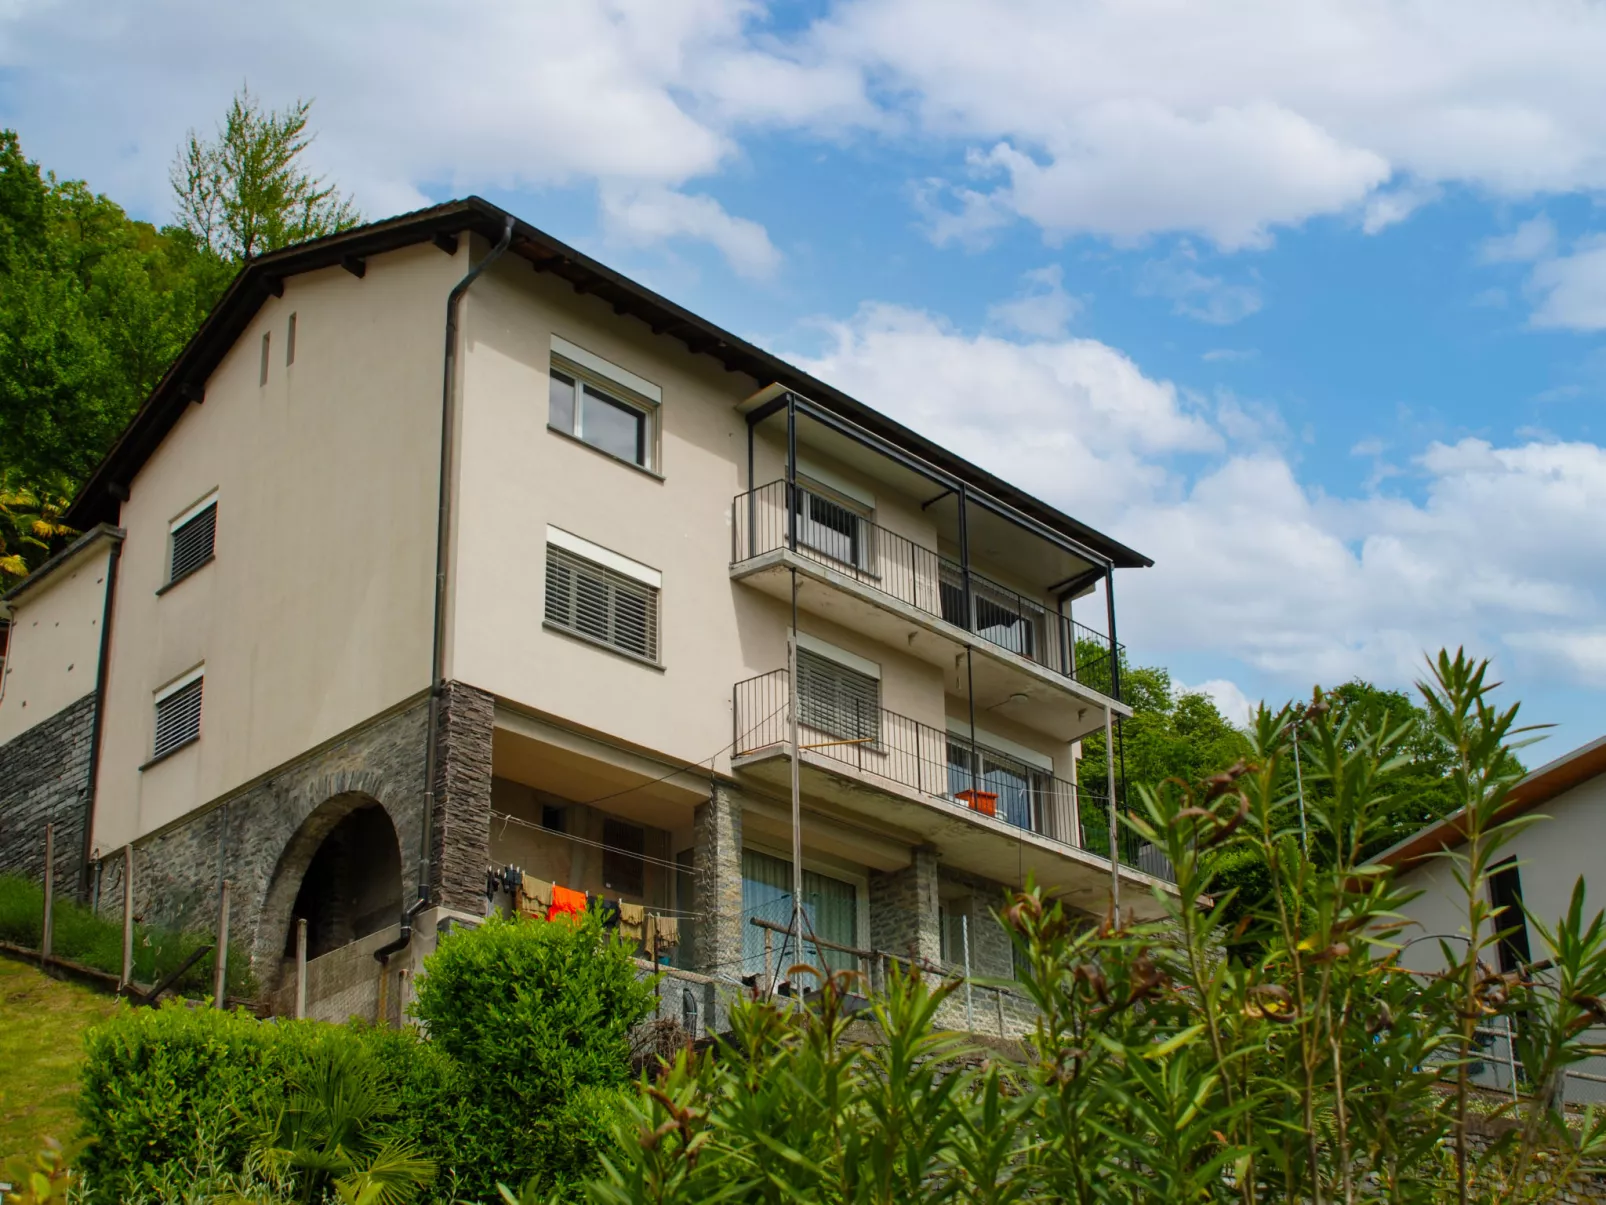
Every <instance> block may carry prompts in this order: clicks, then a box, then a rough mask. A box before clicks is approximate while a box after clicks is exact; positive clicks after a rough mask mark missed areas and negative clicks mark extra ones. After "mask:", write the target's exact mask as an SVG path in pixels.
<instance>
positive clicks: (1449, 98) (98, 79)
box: [0, 0, 1606, 760]
mask: <svg viewBox="0 0 1606 1205" xmlns="http://www.w3.org/2000/svg"><path fill="white" fill-rule="evenodd" d="M232 8H233V6H217V5H203V4H199V3H195V4H190V3H184V2H180V0H153V2H152V3H149V4H146V5H143V6H141V11H140V13H139V14H137V15H130V13H129V11H128V10H127V7H126V6H123V5H119V4H116V3H113V2H112V0H81V2H80V3H76V4H73V5H66V4H44V3H17V4H13V5H10V6H6V7H4V8H0V121H4V122H5V123H6V124H9V125H14V126H16V127H17V128H18V129H19V130H20V131H21V134H22V137H23V142H24V146H25V148H26V149H27V151H28V152H29V153H30V154H31V155H33V156H35V157H37V158H39V159H41V160H42V161H43V162H44V163H45V164H46V166H49V167H52V168H54V169H55V170H57V171H58V172H59V173H61V174H64V175H70V176H79V177H84V178H87V179H88V180H89V181H90V182H91V183H92V184H93V185H94V186H95V187H97V188H99V189H102V190H105V191H107V192H108V193H110V194H111V195H113V196H114V197H116V198H117V199H119V200H121V201H123V202H124V203H125V204H126V205H127V206H128V207H129V208H130V209H131V210H132V211H133V212H134V213H136V214H137V215H139V216H143V217H148V218H151V219H153V220H162V219H163V218H164V217H165V216H166V214H167V211H168V206H169V199H168V195H167V184H166V176H167V166H168V163H169V162H170V160H171V158H172V154H173V150H174V148H175V146H176V145H177V143H178V141H179V139H180V138H181V137H182V135H183V134H184V131H185V129H186V128H187V127H190V126H200V127H202V128H203V129H205V128H207V127H209V126H210V125H211V124H212V123H213V122H214V121H215V120H216V117H217V115H218V114H220V113H221V111H222V109H223V107H224V106H225V105H226V104H227V101H228V99H229V96H230V94H231V93H232V92H233V90H234V89H235V88H236V87H237V86H238V85H239V83H240V82H241V81H242V80H248V81H249V82H250V84H251V86H252V87H253V88H254V89H255V90H256V91H257V92H258V93H259V94H260V95H261V96H262V97H263V98H264V99H265V100H266V101H267V102H268V103H270V104H275V103H283V102H284V101H287V100H289V99H291V98H293V97H296V96H311V97H315V98H316V109H315V119H316V124H317V126H318V128H319V130H320V137H319V140H318V142H317V143H316V145H315V146H314V148H313V151H312V152H311V154H312V157H313V158H314V160H315V161H316V165H317V166H318V168H319V169H320V170H323V171H326V172H328V173H329V174H330V175H331V177H333V178H334V179H336V180H338V181H339V182H340V183H341V184H343V185H344V186H346V187H347V188H348V189H350V190H351V191H353V192H354V193H355V194H356V197H357V200H358V202H359V204H360V205H361V206H362V207H363V208H364V210H365V211H366V212H367V213H368V214H370V215H371V216H380V215H383V214H386V213H391V212H397V211H400V210H403V209H406V208H411V207H413V206H416V205H418V204H421V203H425V202H427V201H431V200H438V199H442V198H444V197H447V196H454V195H462V194H465V193H468V192H478V193H481V194H482V195H485V196H487V197H489V198H491V199H493V200H495V201H498V202H500V203H502V204H504V205H507V206H508V207H509V208H511V209H513V210H515V211H516V212H518V213H519V214H521V215H522V216H524V217H525V218H527V219H529V220H530V221H532V222H534V223H535V224H537V225H540V226H542V227H544V228H546V229H548V230H549V231H551V232H552V233H554V234H556V235H558V236H559V237H561V238H564V239H566V240H568V241H570V242H573V243H575V244H577V245H578V246H580V247H582V248H584V249H586V250H587V251H589V252H591V253H593V254H595V255H597V256H598V257H599V258H602V259H604V260H605V261H607V262H609V263H612V264H614V265H615V266H617V267H619V268H620V269H622V270H624V271H626V272H629V273H631V274H632V275H635V276H637V277H638V278H640V279H642V280H644V281H646V282H647V283H649V284H651V285H653V286H654V287H656V288H658V289H660V290H661V291H663V292H664V293H666V294H668V295H669V296H671V297H674V298H675V299H677V300H679V301H681V302H682V303H684V304H686V305H688V306H689V307H691V308H693V309H695V310H697V311H699V312H701V313H703V314H705V315H707V316H708V317H710V318H712V319H714V320H715V321H718V322H720V323H722V324H724V325H726V326H728V327H730V328H732V329H734V330H736V331H738V332H740V333H742V334H744V335H746V336H748V337H750V338H752V339H754V340H755V341H757V342H759V343H762V344H764V345H765V346H768V347H770V348H771V349H773V350H776V351H778V352H780V353H781V354H783V355H787V356H789V357H791V358H794V359H796V360H797V361H799V362H800V363H802V364H803V365H804V366H806V367H808V368H810V369H811V370H813V371H816V372H818V373H819V374H821V375H823V376H825V377H826V378H827V379H830V380H831V381H833V382H834V383H836V384H838V385H840V386H842V387H843V388H846V389H848V390H850V391H852V392H854V393H856V394H857V395H858V396H860V397H862V398H863V399H864V400H866V401H867V402H870V403H871V404H874V405H876V406H879V407H881V408H882V409H885V410H887V411H888V412H890V413H892V414H894V415H896V416H897V417H899V418H900V419H902V420H904V421H906V422H909V423H910V424H911V425H913V426H915V427H917V428H919V429H921V430H923V431H924V432H925V433H926V434H928V435H930V436H932V437H934V438H937V439H939V440H942V441H943V442H945V443H948V444H949V445H950V446H953V447H955V448H956V450H958V451H960V452H962V453H965V454H967V455H970V456H971V457H972V458H974V459H976V460H978V461H980V462H981V463H983V464H985V465H986V466H987V467H988V468H990V469H992V470H994V471H996V472H999V473H1001V474H1003V475H1005V476H1008V477H1010V478H1011V479H1013V480H1016V481H1018V482H1019V483H1020V484H1021V485H1023V486H1024V487H1026V488H1028V489H1030V490H1032V491H1033V492H1035V493H1037V494H1039V495H1040V496H1042V497H1044V498H1046V499H1048V500H1049V501H1051V502H1054V503H1055V504H1057V505H1060V506H1062V507H1063V508H1065V509H1066V510H1068V511H1070V512H1071V513H1074V514H1076V515H1078V516H1079V517H1082V518H1084V519H1086V520H1087V521H1089V522H1092V523H1095V524H1097V525H1099V526H1101V527H1103V528H1105V529H1106V530H1108V531H1109V532H1110V533H1111V534H1112V535H1114V536H1116V537H1117V538H1120V539H1122V540H1123V541H1125V542H1127V543H1130V544H1132V545H1134V546H1136V547H1139V548H1141V549H1142V550H1143V551H1145V552H1147V553H1149V554H1150V555H1152V556H1154V557H1155V559H1156V561H1157V565H1156V567H1155V568H1154V569H1152V570H1147V571H1143V572H1141V573H1130V574H1127V575H1126V577H1125V580H1121V581H1119V582H1118V586H1117V591H1118V602H1119V605H1120V612H1121V616H1122V634H1123V636H1124V638H1125V639H1126V641H1127V643H1128V645H1129V647H1130V648H1131V650H1132V651H1133V654H1134V656H1135V657H1136V658H1137V659H1138V660H1139V661H1144V662H1151V663H1161V664H1165V665H1167V666H1169V667H1170V668H1171V669H1172V671H1173V673H1174V674H1175V675H1176V677H1177V678H1178V679H1179V680H1180V681H1181V682H1183V683H1185V684H1187V685H1188V686H1190V687H1199V688H1203V689H1207V690H1209V691H1210V692H1211V693H1212V694H1213V695H1214V696H1215V697H1216V698H1217V699H1218V701H1220V702H1221V703H1222V704H1223V706H1225V707H1226V708H1227V709H1228V710H1229V711H1230V712H1233V713H1235V714H1236V713H1237V712H1238V711H1240V710H1241V708H1242V706H1243V700H1245V699H1257V698H1261V697H1268V698H1272V699H1280V698H1286V697H1288V696H1289V695H1292V694H1303V693H1304V692H1305V691H1306V690H1307V689H1308V686H1309V684H1310V683H1311V682H1313V681H1322V682H1328V683H1331V682H1335V681H1340V680H1343V679H1344V678H1346V677H1349V676H1351V675H1357V674H1358V675H1362V676H1366V677H1369V678H1372V679H1374V680H1376V681H1379V682H1381V683H1385V684H1390V685H1404V684H1407V683H1408V682H1409V681H1410V680H1411V679H1412V677H1413V676H1414V675H1415V674H1416V673H1417V672H1418V670H1419V667H1420V658H1421V654H1422V651H1423V650H1424V649H1428V648H1436V647H1438V646H1439V645H1440V644H1442V643H1451V644H1455V643H1461V642H1464V643H1465V644H1467V645H1468V646H1469V647H1470V648H1472V649H1474V650H1476V651H1478V652H1480V653H1483V654H1486V655H1489V656H1491V657H1493V658H1494V659H1495V662H1496V666H1497V669H1498V671H1499V673H1500V674H1501V675H1502V676H1503V677H1504V678H1505V679H1506V681H1507V682H1508V683H1509V684H1510V690H1511V693H1512V694H1513V695H1517V696H1520V697H1522V698H1523V699H1524V700H1525V701H1526V703H1527V708H1528V710H1530V711H1531V712H1532V718H1533V719H1534V720H1536V721H1541V720H1542V721H1552V722H1556V723H1558V724H1559V725H1560V729H1559V731H1558V732H1557V733H1556V734H1555V736H1554V738H1553V740H1552V741H1551V742H1549V745H1548V748H1546V749H1545V750H1544V751H1543V752H1542V753H1535V754H1534V755H1532V756H1534V757H1537V758H1538V759H1539V760H1543V759H1544V758H1545V757H1547V756H1549V755H1551V754H1555V753H1559V752H1561V751H1562V750H1563V749H1565V748H1567V747H1570V746H1572V745H1576V744H1579V743H1582V742H1584V741H1586V740H1589V739H1592V738H1593V737H1595V736H1597V735H1599V734H1600V733H1601V732H1602V731H1603V730H1606V696H1603V694H1602V692H1601V690H1600V684H1601V682H1602V681H1603V680H1606V606H1603V588H1606V534H1603V526H1606V525H1603V524H1602V523H1601V515H1602V513H1603V510H1606V451H1603V449H1602V446H1601V443H1602V439H1603V437H1606V432H1603V429H1602V428H1603V425H1606V422H1603V419H1602V415H1603V414H1606V410H1603V408H1602V404H1603V401H1606V334H1603V332H1606V220H1603V215H1602V212H1601V209H1600V201H1601V198H1602V197H1603V196H1606V72H1603V71H1601V70H1600V67H1599V64H1600V63H1601V62H1606V9H1602V8H1601V7H1600V6H1599V5H1596V4H1590V3H1585V2H1584V0H1577V2H1573V3H1569V2H1566V0H1553V2H1551V3H1547V4H1545V5H1542V6H1515V5H1510V4H1495V3H1489V2H1485V0H1462V2H1460V3H1455V4H1450V3H1427V2H1419V3H1388V2H1387V0H1367V2H1363V3H1354V2H1353V0H1346V2H1343V3H1340V2H1338V0H1303V2H1302V3H1299V4H1288V3H1286V2H1284V0H1277V2H1273V0H1230V2H1226V0H1224V2H1222V3H1219V4H1212V5H1209V6H1205V5H1197V4H1191V3H1183V2H1182V0H1145V2H1144V3H1114V2H1110V3H1099V2H1094V0H1089V2H1086V3H1078V4H1062V3H1046V2H1044V3H1039V2H1036V0H1000V2H998V3H993V4H977V3H968V2H966V0H918V2H917V0H839V2H836V3H824V4H808V5H796V4H788V5H780V6H775V7H772V8H769V9H766V8H765V7H763V6H761V5H758V4H754V3H744V2H741V0H658V2H656V3H649V2H647V0H583V2H582V0H571V2H568V3H565V4H562V5H555V4H529V3H526V4H513V3H507V4H495V3H482V4H479V5H476V6H472V8H470V9H465V10H462V13H461V14H460V15H459V16H456V17H453V18H451V19H444V18H443V17H442V16H441V14H440V12H439V10H438V9H437V8H436V7H434V6H430V5H426V4H423V3H398V4H393V5H389V6H386V7H385V8H384V9H383V10H377V9H375V10H365V9H363V8H361V7H360V6H351V7H350V8H347V9H332V8H330V7H329V6H312V5H305V4H300V3H294V2H292V3H287V4H285V5H281V6H279V7H278V9H276V16H275V19H274V24H273V32H272V34H271V36H269V35H268V34H266V33H265V32H264V28H263V27H262V26H261V24H260V23H259V22H258V21H257V19H256V18H255V17H254V16H252V15H251V13H250V12H249V11H248V10H245V9H241V10H239V11H238V12H237V13H236V12H234V11H231V10H232Z"/></svg>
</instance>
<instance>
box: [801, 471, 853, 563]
mask: <svg viewBox="0 0 1606 1205" xmlns="http://www.w3.org/2000/svg"><path fill="white" fill-rule="evenodd" d="M794 497H795V499H796V511H797V542H798V544H799V545H800V546H802V547H804V548H809V549H812V550H813V551H815V552H818V553H820V554H821V555H822V556H826V557H829V558H830V559H831V560H833V561H841V562H842V563H843V564H844V565H851V566H853V567H854V568H855V569H868V568H869V567H870V556H869V552H870V530H871V526H872V525H871V523H870V522H869V521H868V517H867V516H865V515H863V514H861V513H860V512H859V511H858V510H856V509H854V508H853V507H851V506H849V505H847V504H846V503H845V502H843V501H842V500H841V499H838V498H836V497H833V496H829V495H827V494H826V493H825V492H824V491H822V490H821V489H820V488H819V487H818V486H815V485H812V484H809V485H806V484H804V483H803V482H801V481H800V482H799V483H798V487H797V493H796V494H795V495H794Z"/></svg>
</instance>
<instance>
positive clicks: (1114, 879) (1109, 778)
mask: <svg viewBox="0 0 1606 1205" xmlns="http://www.w3.org/2000/svg"><path fill="white" fill-rule="evenodd" d="M1104 767H1105V771H1104V774H1105V783H1106V789H1107V790H1108V791H1109V796H1108V800H1109V802H1108V803H1107V804H1106V807H1105V810H1106V812H1107V813H1108V819H1109V822H1110V915H1111V916H1112V917H1113V918H1114V921H1115V927H1116V928H1118V929H1119V928H1120V927H1121V851H1120V843H1119V842H1118V841H1117V837H1118V835H1119V833H1118V829H1119V826H1118V825H1117V823H1116V820H1115V732H1114V725H1113V724H1112V723H1111V713H1110V709H1109V708H1108V707H1106V708H1105V709H1104Z"/></svg>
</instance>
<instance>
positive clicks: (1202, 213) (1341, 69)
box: [815, 0, 1606, 247]
mask: <svg viewBox="0 0 1606 1205" xmlns="http://www.w3.org/2000/svg"><path fill="white" fill-rule="evenodd" d="M815 41H816V42H817V44H820V45H823V46H824V47H826V50H827V53H829V54H830V55H832V56H833V57H835V58H838V59H841V60H850V61H856V62H859V63H861V64H863V65H864V68H865V70H866V71H867V72H873V73H874V76H875V78H876V79H877V81H878V83H880V84H881V85H882V94H884V95H887V96H891V97H893V98H895V100H894V102H893V103H897V104H900V105H902V106H903V107H904V108H905V109H907V111H908V112H909V113H910V114H911V115H912V117H913V119H914V120H915V121H917V122H919V123H920V128H922V129H923V130H925V131H927V132H929V133H932V134H934V135H937V136H940V137H944V138H949V139H959V140H968V141H969V142H970V143H971V144H972V145H974V146H977V147H983V148H988V151H987V153H988V154H989V155H990V156H991V157H992V159H993V162H994V164H995V166H996V167H998V168H999V169H1000V170H1001V171H1002V172H1003V173H1004V175H1005V182H1004V183H1003V184H1002V185H1001V186H1000V187H998V188H997V189H995V190H993V191H991V192H988V193H986V194H985V195H986V197H987V198H988V199H989V200H990V201H991V202H992V203H993V204H994V205H995V206H997V207H1001V208H1004V209H1007V210H1008V211H1010V212H1014V213H1016V214H1018V215H1020V216H1022V217H1025V218H1027V219H1028V220H1030V221H1033V222H1036V223H1037V224H1039V225H1040V226H1042V227H1043V228H1044V229H1045V230H1047V231H1049V232H1051V233H1068V232H1077V231H1087V232H1092V233H1097V234H1105V235H1110V236H1114V237H1117V238H1135V237H1140V236H1142V235H1146V234H1151V233H1155V232H1163V231H1179V232H1197V233H1199V234H1201V235H1204V236H1206V237H1208V238H1210V239H1212V240H1213V241H1215V242H1217V243H1218V244H1220V245H1222V246H1226V247H1238V246H1246V245H1250V246H1252V245H1257V244H1261V243H1263V242H1264V241H1265V240H1266V239H1267V238H1269V237H1270V236H1271V234H1272V232H1273V231H1274V230H1275V229H1276V228H1277V227H1278V226H1284V225H1295V224H1298V223H1300V222H1302V221H1305V220H1306V219H1308V218H1310V217H1311V216H1314V215H1317V214H1331V213H1344V212H1350V211H1355V212H1357V213H1358V215H1359V217H1360V218H1361V222H1362V225H1363V228H1365V229H1368V230H1373V231H1375V230H1379V229H1382V228H1384V227H1385V226H1387V225H1388V224H1390V223H1392V222H1396V221H1399V220H1401V219H1402V218H1403V217H1405V216H1406V215H1407V214H1409V212H1411V210H1412V209H1414V208H1416V207H1417V206H1419V205H1421V204H1423V203H1425V202H1426V201H1428V200H1429V199H1431V197H1432V196H1433V195H1434V193H1435V190H1436V189H1437V188H1439V187H1440V186H1443V185H1446V184H1466V185H1471V186H1473V187H1476V188H1479V189H1483V190H1487V191H1490V192H1493V193H1497V194H1500V195H1504V196H1514V197H1521V196H1528V195H1531V194H1534V193H1543V192H1569V191H1576V190H1589V189H1598V188H1601V187H1606V154H1603V153H1602V146H1603V143H1606V73H1602V72H1601V70H1600V63H1601V62H1602V61H1603V60H1606V9H1602V8H1601V7H1600V6H1598V5H1594V4H1591V3H1589V2H1588V0H1557V2H1556V3H1551V4H1545V5H1540V6H1534V5H1515V6H1514V5H1511V4H1509V3H1505V2H1504V0H1465V2H1462V3H1448V2H1446V0H1405V2H1402V3H1362V4H1355V3H1348V2H1346V0H1309V2H1306V3H1300V4H1288V3H1284V2H1283V0H1226V2H1225V3H1220V4H1194V3H1187V2H1186V0H1156V2H1154V3H1147V4H1126V3H1120V2H1119V0H1093V2H1091V3H1084V4H1050V3H1044V2H1041V0H998V2H996V3H987V4H983V3H974V2H967V0H848V2H846V3H842V4H840V5H838V6H837V7H836V8H835V9H834V10H833V12H832V14H831V16H830V17H829V18H827V20H826V21H825V22H823V23H822V24H821V26H820V27H819V28H818V30H817V31H816V34H815ZM992 216H993V217H995V218H996V214H994V215H992Z"/></svg>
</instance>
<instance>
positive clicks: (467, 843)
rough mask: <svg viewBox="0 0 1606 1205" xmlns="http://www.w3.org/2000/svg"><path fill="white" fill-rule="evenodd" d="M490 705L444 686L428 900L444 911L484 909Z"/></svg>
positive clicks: (480, 696) (477, 693)
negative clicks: (432, 859)
mask: <svg viewBox="0 0 1606 1205" xmlns="http://www.w3.org/2000/svg"><path fill="white" fill-rule="evenodd" d="M495 723H496V700H495V699H493V698H492V697H491V696H490V695H488V694H486V693H485V692H484V691H483V690H476V689H474V687H472V686H465V685H463V684H462V683H461V682H449V683H447V684H446V691H445V697H444V698H443V699H442V701H441V725H440V753H439V757H438V759H437V760H436V763H435V799H436V806H435V813H434V825H433V827H434V830H435V841H434V845H435V857H434V861H433V864H432V866H431V868H430V888H431V898H432V899H433V900H434V902H435V903H437V904H444V905H446V906H447V907H448V908H460V909H462V910H463V911H465V912H475V913H477V912H479V911H481V909H483V908H484V906H485V867H486V864H487V863H488V862H489V861H490V833H491V737H492V733H493V731H494V728H495Z"/></svg>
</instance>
